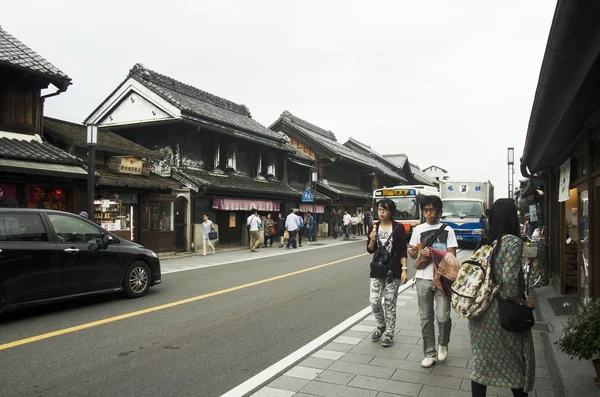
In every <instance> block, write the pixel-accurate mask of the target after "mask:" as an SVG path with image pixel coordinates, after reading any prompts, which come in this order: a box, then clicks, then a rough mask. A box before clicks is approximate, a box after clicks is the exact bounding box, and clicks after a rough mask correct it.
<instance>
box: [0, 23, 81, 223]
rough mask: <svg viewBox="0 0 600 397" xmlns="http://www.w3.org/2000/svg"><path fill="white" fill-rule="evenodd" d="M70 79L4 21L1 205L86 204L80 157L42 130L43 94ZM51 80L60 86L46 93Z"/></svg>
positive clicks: (67, 207) (0, 34)
mask: <svg viewBox="0 0 600 397" xmlns="http://www.w3.org/2000/svg"><path fill="white" fill-rule="evenodd" d="M70 84H71V79H70V78H69V77H68V76H67V75H66V74H65V73H63V72H62V71H60V70H59V69H58V68H56V67H55V66H54V65H52V64H50V63H49V62H48V61H46V60H45V59H43V58H42V57H41V56H39V55H38V54H37V53H35V52H34V51H33V50H31V49H30V48H29V47H27V46H26V45H25V44H23V43H22V42H20V41H19V40H17V39H16V38H15V37H13V36H12V35H10V34H9V33H8V32H6V31H5V30H4V29H2V28H1V27H0V205H2V206H21V207H31V208H48V209H57V210H62V211H70V212H75V211H77V212H78V211H79V210H80V209H83V208H85V188H86V177H87V171H86V169H85V168H84V167H83V164H82V162H81V160H80V159H78V158H77V157H75V156H73V155H71V154H69V153H67V152H65V151H64V150H61V149H59V148H56V147H54V146H52V145H51V144H50V143H48V142H47V140H45V139H44V136H43V127H42V126H43V114H44V101H45V99H46V98H49V97H52V96H55V95H59V94H61V93H63V92H65V91H66V90H67V88H68V87H69V85H70ZM50 85H52V86H54V87H55V88H56V91H55V92H52V93H50V94H48V95H42V90H43V89H46V88H48V87H49V86H50Z"/></svg>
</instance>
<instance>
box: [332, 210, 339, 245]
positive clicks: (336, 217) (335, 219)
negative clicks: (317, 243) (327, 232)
mask: <svg viewBox="0 0 600 397" xmlns="http://www.w3.org/2000/svg"><path fill="white" fill-rule="evenodd" d="M339 227H340V217H339V215H338V213H337V211H336V210H335V208H334V209H333V210H331V233H332V235H333V238H334V239H337V238H338V232H339V229H338V228H339Z"/></svg>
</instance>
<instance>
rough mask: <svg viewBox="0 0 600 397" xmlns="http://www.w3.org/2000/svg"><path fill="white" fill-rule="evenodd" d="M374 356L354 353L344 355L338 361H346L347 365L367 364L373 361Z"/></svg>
mask: <svg viewBox="0 0 600 397" xmlns="http://www.w3.org/2000/svg"><path fill="white" fill-rule="evenodd" d="M373 358H375V356H372V355H369V354H356V353H346V354H344V355H343V356H342V357H341V358H340V361H347V362H349V363H360V364H368V363H370V362H371V360H373Z"/></svg>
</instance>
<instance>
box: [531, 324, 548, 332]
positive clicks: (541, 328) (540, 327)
mask: <svg viewBox="0 0 600 397" xmlns="http://www.w3.org/2000/svg"><path fill="white" fill-rule="evenodd" d="M531 330H532V331H540V332H550V327H549V326H548V323H537V322H536V323H535V325H534V326H533V327H531Z"/></svg>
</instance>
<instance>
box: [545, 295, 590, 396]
mask: <svg viewBox="0 0 600 397" xmlns="http://www.w3.org/2000/svg"><path fill="white" fill-rule="evenodd" d="M555 344H556V345H557V346H558V350H560V351H561V352H563V353H566V354H568V355H569V358H570V359H573V358H575V357H577V358H578V359H579V360H582V359H583V360H592V359H593V361H592V362H593V364H594V367H595V368H596V378H595V379H594V382H596V385H598V386H600V299H596V300H587V301H585V302H584V303H583V305H582V306H581V308H580V309H579V310H575V311H573V312H572V313H571V314H570V315H569V318H568V319H567V324H566V325H565V327H564V329H563V333H562V335H561V337H560V338H559V339H558V341H557V342H556V343H555Z"/></svg>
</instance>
